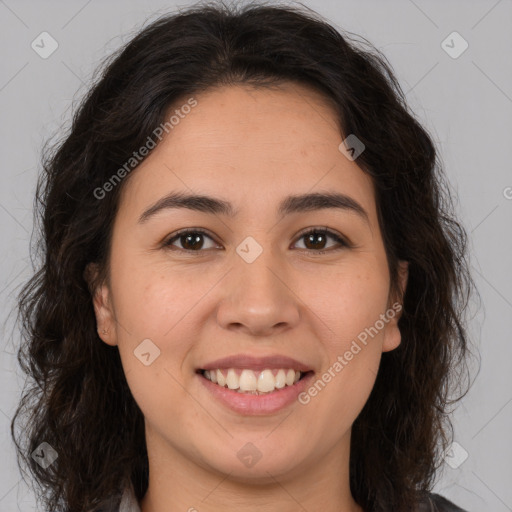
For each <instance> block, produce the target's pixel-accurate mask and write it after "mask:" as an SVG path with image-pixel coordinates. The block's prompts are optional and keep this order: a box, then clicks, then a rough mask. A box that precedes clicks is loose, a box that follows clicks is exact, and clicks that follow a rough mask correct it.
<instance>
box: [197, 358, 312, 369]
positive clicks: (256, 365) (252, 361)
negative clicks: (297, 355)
mask: <svg viewBox="0 0 512 512" xmlns="http://www.w3.org/2000/svg"><path fill="white" fill-rule="evenodd" d="M217 368H221V369H222V368H241V369H248V370H255V371H262V370H265V369H267V368H268V369H274V368H276V369H279V368H283V369H286V368H292V369H293V370H298V371H301V372H308V371H310V370H311V368H310V367H309V366H308V365H306V364H304V363H301V362H300V361H297V360H296V359H293V358H291V357H288V356H284V355H279V354H278V355H273V356H264V357H254V356H251V355H249V354H237V355H232V356H228V357H223V358H221V359H216V360H215V361H212V362H210V363H207V364H205V365H204V366H202V367H201V368H200V369H201V370H216V369H217Z"/></svg>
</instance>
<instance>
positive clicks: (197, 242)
mask: <svg viewBox="0 0 512 512" xmlns="http://www.w3.org/2000/svg"><path fill="white" fill-rule="evenodd" d="M201 236H202V235H200V234H195V235H190V234H189V235H185V236H184V237H183V238H185V240H186V242H185V243H184V244H183V247H185V249H199V248H200V246H201V244H200V241H201ZM194 238H195V242H194V241H193V240H194ZM189 240H192V244H193V246H190V245H189V244H188V241H189ZM198 245H199V247H198Z"/></svg>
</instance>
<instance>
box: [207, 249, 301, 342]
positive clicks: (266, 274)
mask: <svg viewBox="0 0 512 512" xmlns="http://www.w3.org/2000/svg"><path fill="white" fill-rule="evenodd" d="M271 253H272V251H270V250H264V251H263V252H262V253H261V255H260V256H259V257H258V258H257V259H256V260H255V261H253V262H252V263H248V262H246V261H244V260H243V259H242V258H240V257H238V256H236V257H235V261H234V267H233V269H232V271H231V272H230V273H229V274H228V280H227V281H225V282H224V285H223V297H222V299H221V301H220V304H219V307H218V308H217V321H218V323H219V325H220V326H221V327H222V328H224V329H227V330H238V331H240V332H242V333H245V334H247V335H252V336H272V335H275V334H276V333H277V332H281V331H284V330H287V329H292V328H294V327H295V326H296V325H297V324H298V322H299V320H300V304H301V302H300V300H299V298H298V297H297V296H296V295H295V294H294V292H293V282H290V280H291V278H290V273H289V272H286V270H285V269H286V267H285V265H279V264H277V263H276V261H275V260H273V259H272V254H271Z"/></svg>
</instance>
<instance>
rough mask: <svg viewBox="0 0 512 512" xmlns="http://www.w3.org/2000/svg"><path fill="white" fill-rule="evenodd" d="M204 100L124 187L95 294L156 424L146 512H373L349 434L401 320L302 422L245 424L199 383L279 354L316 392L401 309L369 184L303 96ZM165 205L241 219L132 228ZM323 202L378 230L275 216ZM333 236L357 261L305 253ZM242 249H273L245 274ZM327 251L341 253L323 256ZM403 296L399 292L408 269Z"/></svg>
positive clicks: (310, 97) (232, 94)
mask: <svg viewBox="0 0 512 512" xmlns="http://www.w3.org/2000/svg"><path fill="white" fill-rule="evenodd" d="M194 97H195V98H196V99H197V101H198V104H197V106H196V107H194V108H193V109H192V111H191V112H190V113H189V114H188V115H187V116H186V117H184V119H182V120H180V122H179V124H177V125H176V126H175V127H174V129H173V130H172V131H171V132H170V134H169V135H167V136H166V137H165V138H164V139H163V140H162V142H161V143H160V144H159V145H158V146H157V147H156V148H155V149H154V150H153V151H152V152H151V154H150V155H149V156H148V157H147V158H146V159H145V160H144V161H143V162H142V163H141V164H140V166H139V167H138V168H137V169H136V170H134V171H133V172H132V174H131V175H130V176H129V178H128V179H127V181H126V183H124V184H123V186H124V188H123V193H122V196H121V200H120V207H119V210H118V214H117V217H116V220H115V223H114V227H113V235H112V244H111V254H110V256H111V259H110V272H111V273H110V278H109V280H108V282H105V283H103V284H102V285H100V286H99V287H98V288H97V290H96V293H95V295H94V307H95V312H96V317H97V322H98V329H99V334H100V336H101V338H102V339H103V341H104V342H105V343H107V344H109V345H117V346H118V348H119V352H120V355H121V359H122V363H123V367H124V371H125V373H126V377H127V381H128V384H129V386H130V389H131V392H132V394H133V396H134V398H135V400H136V402H137V404H138V405H139V407H140V409H141V410H142V412H143V414H144V417H145V428H146V443H147V449H148V458H149V464H150V474H149V488H148V491H147V493H146V495H145V496H144V498H143V500H142V502H141V504H140V506H141V509H142V512H164V511H165V512H168V511H170V510H172V511H174V510H176V511H177V510H183V511H187V510H189V509H191V507H194V508H195V509H196V510H197V511H199V512H202V511H209V512H216V511H221V510H222V511H224V512H225V511H231V510H233V511H234V510H237V511H240V510H243V511H244V512H256V511H258V512H278V511H279V512H296V511H297V510H298V509H300V510H308V511H314V510H323V511H325V512H334V511H336V512H340V511H346V512H349V511H350V512H355V511H362V508H360V507H359V506H358V505H357V504H356V503H355V501H354V499H353V497H352V495H351V493H350V487H349V472H348V467H349V466H348V464H349V454H350V450H349V447H350V435H351V426H352V423H353V422H354V420H355V419H356V417H357V415H358V414H359V412H360V411H361V409H362V408H363V406H364V404H365V402H366V401H367V399H368V396H369V394H370V391H371V389H372V387H373V385H374V382H375V377H376V373H377V370H378V366H379V362H380V358H381V355H382V352H385V351H390V350H393V349H395V348H396V347H397V346H398V345H399V344H400V331H399V329H398V327H397V320H398V317H399V315H398V314H397V315H396V316H395V318H394V319H392V320H389V321H388V322H387V323H386V324H385V326H384V328H383V329H381V330H380V331H379V333H378V335H376V336H375V337H374V338H373V339H371V342H369V343H368V344H367V345H366V346H365V347H364V348H363V350H361V351H360V352H359V353H358V354H357V356H354V358H353V359H352V360H351V361H350V362H349V364H347V365H346V366H345V367H344V368H343V370H342V371H341V372H339V373H338V374H337V375H336V377H335V378H333V379H332V380H331V381H330V382H329V383H328V384H327V385H326V386H325V388H324V389H323V390H322V391H321V392H319V393H318V395H317V396H315V397H313V398H311V401H310V402H309V403H308V404H307V405H302V404H299V403H298V402H294V403H293V404H292V405H290V406H288V407H286V408H285V409H283V410H281V411H279V412H277V413H273V414H269V415H264V416H258V417H256V416H247V415H241V414H237V413H235V412H233V411H231V410H230V409H227V408H226V407H225V406H223V405H222V404H220V403H218V402H217V401H216V400H214V399H213V398H212V395H211V394H210V393H209V391H207V390H206V389H205V388H204V386H203V385H202V384H201V382H200V380H199V379H200V377H198V376H197V375H196V373H195V371H196V369H197V368H198V367H200V366H201V364H205V363H206V362H209V361H212V360H214V359H217V358H219V357H224V356H228V355H232V354H238V353H250V354H253V355H256V356H259V355H274V354H284V355H288V356H290V357H294V358H296V359H299V360H301V361H303V362H305V363H307V364H308V365H310V366H311V368H313V369H314V371H315V372H316V377H319V376H321V375H322V374H323V373H324V372H325V371H326V370H327V369H328V368H329V367H331V366H332V365H333V363H334V362H335V361H336V359H337V357H338V356H339V355H343V354H344V353H345V352H346V351H347V350H348V349H349V347H350V345H351V342H352V340H354V339H356V338H357V336H358V334H360V333H361V332H362V331H364V329H365V328H368V327H370V326H373V325H374V324H375V322H376V320H378V319H379V315H381V314H384V313H385V312H386V311H387V310H389V308H390V307H391V305H392V304H393V303H394V302H395V301H396V300H397V297H392V296H390V276H389V271H388V266H387V259H386V253H385V250H384V245H383V240H382V237H381V232H380V229H379V225H378V221H377V213H376V205H375V196H374V189H373V184H372V181H371V179H370V178H369V177H368V175H366V174H365V173H364V172H363V171H362V170H361V169H360V168H359V167H358V166H357V164H356V162H355V161H350V160H349V159H347V158H346V157H345V156H344V155H343V154H342V153H341V152H340V151H339V149H338V146H339V144H340V143H341V141H342V140H343V138H342V137H341V135H340V133H339V130H338V128H337V124H336V118H335V115H334V112H333V110H332V108H331V106H330V105H329V103H327V102H326V100H325V99H324V98H323V97H322V96H321V95H319V94H318V93H317V92H315V91H313V90H310V89H309V88H306V87H303V86H300V85H298V84H284V85H282V86H280V87H279V88H276V89H272V90H270V89H253V88H250V87H248V86H232V87H224V88H220V89H214V90H210V91H207V92H206V93H202V94H200V95H197V96H194ZM184 103H185V101H184V102H183V104H184ZM171 191H183V192H186V193H189V192H195V193H202V194H207V195H211V196H215V197H220V198H222V199H225V200H228V201H230V202H232V203H233V206H234V207H235V208H238V209H239V210H240V211H239V213H238V215H237V216H236V217H235V218H229V217H226V216H223V215H220V214H219V215H214V214H210V213H203V212H196V211H192V210H187V209H168V210H164V211H160V212H159V213H158V214H156V215H155V216H153V217H151V218H149V219H148V220H147V221H146V222H145V223H142V224H141V223H139V222H138V219H139V216H140V215H141V214H142V212H144V211H145V210H146V209H147V208H148V207H150V206H151V205H153V204H154V203H156V201H158V200H159V199H160V198H162V197H163V196H165V195H166V194H168V193H169V192H171ZM326 191H331V192H332V191H336V192H341V193H344V194H346V195H349V196H350V197H351V198H353V199H354V200H356V201H357V202H358V203H359V204H360V205H361V206H363V208H364V209H365V210H366V212H367V214H368V218H369V222H368V223H367V222H365V221H364V220H363V219H362V218H361V217H359V216H358V215H357V214H355V213H354V212H351V211H348V210H337V209H336V210H335V209H322V210H317V211H308V212H300V213H295V214H290V215H289V216H286V217H284V218H280V217H278V216H277V214H276V209H277V205H278V203H279V202H280V201H281V199H282V198H284V197H285V196H288V195H289V194H302V193H307V192H326ZM323 226H326V227H328V228H330V229H331V230H333V231H335V232H336V233H338V234H340V235H341V236H343V237H346V238H348V239H349V240H350V241H351V242H352V244H353V246H352V247H350V248H347V247H342V248H341V249H340V250H337V251H335V250H333V249H336V248H337V247H339V244H338V242H336V240H335V239H332V238H331V237H329V238H327V239H326V240H325V242H324V245H322V242H321V240H320V242H318V241H317V242H315V243H314V244H313V245H311V244H310V245H309V246H307V245H306V244H307V240H306V238H307V237H304V236H298V235H300V233H299V232H300V231H301V230H304V229H305V228H315V227H317V228H318V227H320V228H321V227H323ZM182 228H204V229H205V230H207V231H208V232H209V233H210V234H211V238H209V237H208V236H204V237H203V238H202V246H201V244H199V246H198V247H199V248H198V249H197V250H196V251H197V252H196V253H194V254H191V255H187V254H184V253H180V252H179V249H180V248H183V247H190V246H191V245H192V246H193V243H190V241H189V245H188V246H187V245H186V242H187V241H186V240H184V239H183V238H181V239H176V240H175V241H174V242H173V244H174V245H173V247H174V249H175V250H174V251H173V250H172V249H170V248H165V247H162V244H163V241H165V240H166V239H169V238H170V237H171V235H173V233H175V232H176V231H178V230H180V229H182ZM248 236H251V237H253V238H254V239H255V240H256V241H257V242H258V243H259V245H260V246H261V247H262V249H263V252H262V253H261V255H260V256H259V257H258V258H257V259H256V260H255V261H254V262H252V263H250V264H249V263H247V262H246V261H244V260H243V259H242V258H241V257H240V256H239V255H238V253H237V252H236V248H237V246H238V245H239V244H240V243H241V242H242V241H243V240H244V239H245V238H246V237H248ZM308 247H312V248H310V249H309V250H308ZM321 249H324V250H326V251H331V252H327V253H325V254H323V255H315V251H318V250H321ZM200 251H202V252H200ZM400 279H401V281H400V283H401V286H402V290H403V289H404V288H405V285H406V281H407V268H406V265H405V263H402V265H401V273H400ZM399 298H400V297H398V299H399ZM103 330H106V331H107V333H106V334H104V333H103V332H102V331H103ZM147 338H149V339H151V340H152V342H153V343H154V344H155V345H156V346H158V348H159V350H160V351H161V352H160V356H159V357H158V358H156V359H155V360H154V362H153V363H152V364H150V365H149V366H145V365H143V364H141V362H140V360H139V359H138V358H137V357H135V356H134V353H133V351H134V350H135V349H136V347H137V346H138V345H139V344H140V343H141V341H142V340H144V339H147ZM248 442H251V443H253V444H254V445H255V446H257V448H258V450H259V451H260V452H261V454H262V456H261V459H260V460H259V461H258V462H257V463H256V464H255V465H254V466H252V467H246V466H245V465H244V464H242V463H241V462H240V460H239V459H238V457H237V452H238V450H240V449H241V448H242V447H243V446H244V445H245V444H246V443H248ZM301 507H303V508H301ZM192 510H193V509H192Z"/></svg>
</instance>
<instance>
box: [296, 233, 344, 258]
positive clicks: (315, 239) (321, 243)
mask: <svg viewBox="0 0 512 512" xmlns="http://www.w3.org/2000/svg"><path fill="white" fill-rule="evenodd" d="M302 238H303V239H304V240H305V244H304V245H305V250H308V251H312V252H314V253H317V254H324V253H326V252H330V251H335V250H338V249H340V247H338V248H335V249H328V250H324V249H325V248H326V247H325V244H326V242H327V240H328V239H329V238H331V239H333V240H335V241H336V242H337V243H338V245H340V246H341V248H344V247H349V244H348V243H347V242H346V241H345V240H344V239H343V238H341V237H340V236H339V235H337V234H336V233H333V232H332V231H330V230H328V229H326V228H322V229H311V230H309V231H307V232H306V233H302V235H300V238H299V240H300V239H302Z"/></svg>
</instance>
